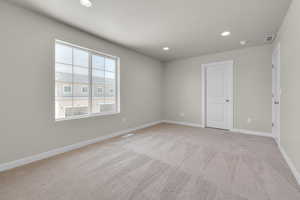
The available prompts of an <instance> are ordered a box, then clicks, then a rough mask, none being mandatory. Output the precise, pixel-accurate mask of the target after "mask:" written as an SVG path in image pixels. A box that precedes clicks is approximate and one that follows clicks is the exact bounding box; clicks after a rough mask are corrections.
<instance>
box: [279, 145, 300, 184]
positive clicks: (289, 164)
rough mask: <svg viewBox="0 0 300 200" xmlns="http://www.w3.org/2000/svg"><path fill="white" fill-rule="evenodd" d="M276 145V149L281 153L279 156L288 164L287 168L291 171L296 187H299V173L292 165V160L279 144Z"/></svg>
mask: <svg viewBox="0 0 300 200" xmlns="http://www.w3.org/2000/svg"><path fill="white" fill-rule="evenodd" d="M277 144H278V148H279V151H280V153H281V155H282V156H283V158H284V160H285V161H286V163H287V164H288V166H289V168H290V169H291V171H292V173H293V175H294V177H295V179H296V181H297V183H298V185H300V173H299V171H298V170H297V168H296V167H295V165H294V164H293V162H292V160H291V159H290V157H289V156H288V155H287V154H286V152H285V150H284V149H283V147H282V146H281V145H280V144H279V143H277Z"/></svg>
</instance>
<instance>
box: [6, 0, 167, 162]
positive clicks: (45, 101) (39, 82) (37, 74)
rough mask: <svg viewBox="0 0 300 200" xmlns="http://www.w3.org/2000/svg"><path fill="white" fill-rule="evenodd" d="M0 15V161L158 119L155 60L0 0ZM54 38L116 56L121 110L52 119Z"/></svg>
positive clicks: (158, 80)
mask: <svg viewBox="0 0 300 200" xmlns="http://www.w3.org/2000/svg"><path fill="white" fill-rule="evenodd" d="M0 18H1V20H0V27H1V37H0V52H1V53H0V55H1V67H0V90H1V101H0V111H1V115H0V122H1V125H0V134H1V139H0V164H1V163H5V162H8V161H12V160H16V159H20V158H24V157H26V156H30V155H34V154H38V153H41V152H45V151H48V150H52V149H55V148H58V147H62V146H65V145H70V144H74V143H77V142H80V141H84V140H88V139H92V138H96V137H99V136H103V135H106V134H110V133H113V132H116V131H120V130H124V129H126V128H133V127H136V126H139V125H142V124H145V123H149V122H153V121H157V120H161V119H162V118H161V94H162V89H161V84H162V73H163V70H162V65H161V63H160V62H159V61H156V60H154V59H152V58H149V57H146V56H143V55H141V54H138V53H136V52H133V51H130V50H128V49H126V48H123V47H119V46H117V45H114V44H111V43H109V42H106V41H104V40H101V39H99V38H96V37H93V36H91V35H89V34H87V33H84V32H80V31H78V30H77V29H74V28H71V27H68V26H66V25H64V24H60V23H58V22H56V21H53V20H51V19H48V18H46V17H43V16H40V15H37V14H34V13H32V12H30V11H27V10H24V9H22V8H17V7H14V6H11V5H9V4H7V3H4V2H3V1H1V2H0ZM55 38H58V39H61V40H65V41H68V42H71V43H74V44H77V45H80V46H83V47H87V48H90V49H95V50H98V51H101V52H105V53H108V54H111V55H116V56H119V57H120V59H121V114H117V115H111V116H103V117H94V118H88V119H80V120H70V121H63V122H54V119H53V118H51V109H52V105H51V104H52V103H53V102H51V98H52V94H51V92H50V89H51V87H53V86H54V82H52V80H51V78H50V77H51V76H50V74H51V70H52V68H53V66H54V65H53V59H54V57H53V56H54V55H53V52H54V51H53V48H54V39H55ZM122 118H126V119H127V120H126V122H122Z"/></svg>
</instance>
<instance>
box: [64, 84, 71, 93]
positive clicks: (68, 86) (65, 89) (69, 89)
mask: <svg viewBox="0 0 300 200" xmlns="http://www.w3.org/2000/svg"><path fill="white" fill-rule="evenodd" d="M71 93H72V86H71V85H65V86H64V94H71Z"/></svg>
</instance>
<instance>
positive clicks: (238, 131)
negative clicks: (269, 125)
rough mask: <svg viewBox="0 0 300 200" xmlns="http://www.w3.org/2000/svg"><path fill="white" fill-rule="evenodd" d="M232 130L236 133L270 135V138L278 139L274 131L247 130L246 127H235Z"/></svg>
mask: <svg viewBox="0 0 300 200" xmlns="http://www.w3.org/2000/svg"><path fill="white" fill-rule="evenodd" d="M230 131H231V132H235V133H242V134H248V135H256V136H263V137H270V138H273V139H275V140H276V137H275V136H274V135H272V133H266V132H259V131H251V130H246V129H236V128H233V129H231V130H230Z"/></svg>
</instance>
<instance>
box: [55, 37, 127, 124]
mask: <svg viewBox="0 0 300 200" xmlns="http://www.w3.org/2000/svg"><path fill="white" fill-rule="evenodd" d="M57 43H59V44H63V45H66V46H70V47H72V48H78V49H81V50H84V51H88V52H89V56H90V58H89V59H90V62H91V55H92V54H96V55H99V56H103V57H107V58H111V59H114V60H116V69H115V70H116V71H115V74H116V77H115V78H116V84H115V90H116V110H115V111H113V112H103V113H92V112H91V109H92V108H91V106H92V105H91V104H92V101H91V98H92V87H93V85H92V83H91V80H92V73H91V71H92V66H91V64H90V65H89V76H90V78H89V80H90V82H89V85H88V88H89V89H88V91H90V93H89V114H86V115H80V116H72V117H65V118H60V119H56V117H55V83H56V80H55V65H56V60H55V47H56V44H57ZM52 52H53V56H52V57H53V59H52V61H53V64H52V65H51V72H52V73H51V76H52V78H51V80H52V81H51V88H52V92H51V93H52V105H51V106H52V114H51V115H52V118H53V119H54V121H56V122H59V121H66V120H73V119H82V118H90V117H98V116H107V115H116V114H119V113H121V106H120V57H118V56H113V55H110V54H107V53H103V52H100V51H97V50H93V49H89V48H86V47H82V46H79V45H75V44H73V43H70V42H66V41H63V40H59V39H55V40H54V45H53V51H52ZM63 87H64V86H63ZM71 88H73V87H72V86H71ZM63 89H64V88H63ZM72 90H73V89H72ZM63 92H64V91H63ZM64 94H65V93H64Z"/></svg>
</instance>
